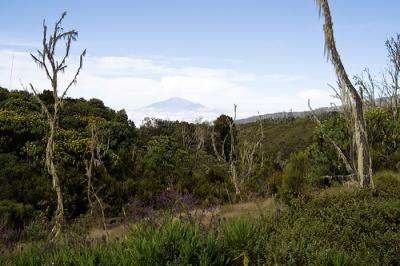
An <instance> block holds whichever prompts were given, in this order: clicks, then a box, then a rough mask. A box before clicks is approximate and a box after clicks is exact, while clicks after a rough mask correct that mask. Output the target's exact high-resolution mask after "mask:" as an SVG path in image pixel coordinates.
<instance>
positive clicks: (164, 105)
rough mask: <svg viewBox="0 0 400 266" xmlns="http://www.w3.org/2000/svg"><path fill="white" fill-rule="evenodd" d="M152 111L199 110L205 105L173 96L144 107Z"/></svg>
mask: <svg viewBox="0 0 400 266" xmlns="http://www.w3.org/2000/svg"><path fill="white" fill-rule="evenodd" d="M145 108H146V109H152V110H154V111H164V112H182V111H199V110H201V109H204V108H205V107H204V106H203V105H201V104H199V103H194V102H191V101H189V100H186V99H183V98H179V97H174V98H169V99H167V100H165V101H161V102H156V103H153V104H151V105H148V106H146V107H145Z"/></svg>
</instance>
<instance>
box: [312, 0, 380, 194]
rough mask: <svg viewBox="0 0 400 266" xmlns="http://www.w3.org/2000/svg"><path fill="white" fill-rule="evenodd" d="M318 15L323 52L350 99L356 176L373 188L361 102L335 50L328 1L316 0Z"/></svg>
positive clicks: (362, 185)
mask: <svg viewBox="0 0 400 266" xmlns="http://www.w3.org/2000/svg"><path fill="white" fill-rule="evenodd" d="M316 3H317V7H318V11H319V14H320V15H321V14H322V16H323V17H324V20H325V23H324V34H325V52H326V54H327V56H328V59H330V61H331V62H332V64H333V66H334V67H335V71H336V75H337V77H338V79H339V80H340V82H341V83H342V84H343V86H342V88H343V89H344V90H346V91H347V92H348V93H349V94H350V95H351V98H352V101H353V104H352V116H353V118H354V128H355V140H356V148H357V175H358V178H359V180H360V185H361V187H363V188H367V187H371V186H373V182H372V169H371V157H370V153H369V147H368V138H367V131H366V123H365V117H364V109H363V100H362V98H361V96H360V94H359V93H358V92H357V90H356V88H355V87H354V85H353V84H352V82H351V81H350V79H349V76H348V75H347V72H346V69H345V68H344V66H343V63H342V60H341V58H340V55H339V52H338V51H337V48H336V42H335V37H334V33H333V22H332V17H331V12H330V8H329V3H328V0H316Z"/></svg>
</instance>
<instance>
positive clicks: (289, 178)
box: [282, 152, 310, 196]
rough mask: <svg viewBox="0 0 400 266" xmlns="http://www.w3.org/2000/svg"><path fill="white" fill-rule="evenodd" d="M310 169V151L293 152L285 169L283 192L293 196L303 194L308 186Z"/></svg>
mask: <svg viewBox="0 0 400 266" xmlns="http://www.w3.org/2000/svg"><path fill="white" fill-rule="evenodd" d="M309 169H310V163H309V158H308V153H307V152H297V153H293V154H292V155H291V156H290V159H289V163H288V164H287V165H286V167H285V169H284V171H283V178H282V192H283V193H284V194H288V195H293V196H299V195H301V194H303V193H304V192H305V190H306V186H307V177H308V174H309V171H310V170H309Z"/></svg>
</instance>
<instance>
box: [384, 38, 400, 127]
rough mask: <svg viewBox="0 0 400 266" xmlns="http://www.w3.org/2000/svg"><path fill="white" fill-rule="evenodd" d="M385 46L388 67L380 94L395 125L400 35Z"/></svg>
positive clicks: (399, 87)
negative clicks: (384, 99)
mask: <svg viewBox="0 0 400 266" xmlns="http://www.w3.org/2000/svg"><path fill="white" fill-rule="evenodd" d="M385 45H386V49H387V52H388V55H387V56H388V59H389V65H388V67H387V69H386V72H387V74H386V75H385V74H384V75H383V82H382V87H381V93H382V95H383V97H385V98H386V101H387V103H388V107H389V109H390V110H391V112H392V116H393V120H394V121H395V122H396V123H397V121H398V116H399V114H398V112H399V107H400V98H399V94H400V34H397V35H396V38H391V39H390V40H387V41H386V43H385Z"/></svg>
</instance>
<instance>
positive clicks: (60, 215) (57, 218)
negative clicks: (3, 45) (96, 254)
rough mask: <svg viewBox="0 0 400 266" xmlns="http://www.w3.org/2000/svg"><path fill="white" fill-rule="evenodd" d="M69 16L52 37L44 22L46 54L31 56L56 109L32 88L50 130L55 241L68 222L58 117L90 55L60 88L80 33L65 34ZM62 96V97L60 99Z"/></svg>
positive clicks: (48, 161) (48, 157) (48, 162)
mask: <svg viewBox="0 0 400 266" xmlns="http://www.w3.org/2000/svg"><path fill="white" fill-rule="evenodd" d="M66 14H67V13H66V12H64V13H63V14H62V15H61V18H60V19H59V20H58V21H57V22H56V24H55V26H54V30H53V32H52V33H51V34H49V36H48V34H47V26H46V23H45V20H43V41H42V50H38V51H37V55H36V56H35V55H33V54H31V56H32V58H33V60H34V61H35V63H37V64H38V66H39V67H40V68H41V69H43V70H44V71H45V73H46V77H47V78H48V79H49V80H50V83H51V88H52V92H53V98H54V103H53V108H52V109H51V110H49V108H48V107H47V106H46V104H45V103H44V102H43V101H42V100H41V99H40V97H39V94H38V91H37V90H36V89H35V87H34V86H33V85H32V83H31V84H29V85H30V88H31V90H32V92H33V94H34V96H35V98H36V100H37V101H38V102H39V103H40V105H41V107H42V110H43V111H44V113H45V114H46V117H47V120H48V126H49V136H48V140H47V146H46V167H47V171H48V173H49V174H50V175H51V177H52V181H53V189H54V191H55V192H56V194H57V209H56V212H55V215H54V226H53V228H52V230H51V234H52V238H53V239H56V238H58V237H59V236H60V233H61V226H62V223H63V220H64V204H63V196H62V191H61V184H60V178H59V176H58V173H57V167H56V162H55V147H56V135H57V128H58V117H59V112H60V109H61V108H62V106H63V102H64V98H65V96H66V95H67V92H68V90H69V89H70V88H71V86H72V85H74V84H76V82H77V77H78V75H79V73H80V71H81V69H82V63H83V57H84V56H85V54H86V50H84V51H83V53H82V54H81V55H80V61H79V67H78V69H77V70H76V72H75V75H74V76H73V78H72V80H71V81H70V82H69V83H68V84H67V85H66V86H65V88H64V89H61V90H60V88H59V84H58V77H59V74H62V73H64V72H65V70H66V69H67V64H66V60H67V58H68V56H69V53H70V48H71V43H72V41H76V39H77V37H78V32H77V31H75V30H70V31H64V29H63V28H62V27H61V24H62V21H63V19H64V18H65V16H66ZM60 41H65V52H64V55H63V56H62V57H60V58H57V57H56V48H57V45H58V44H59V42H60ZM59 92H61V96H60V95H59Z"/></svg>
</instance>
